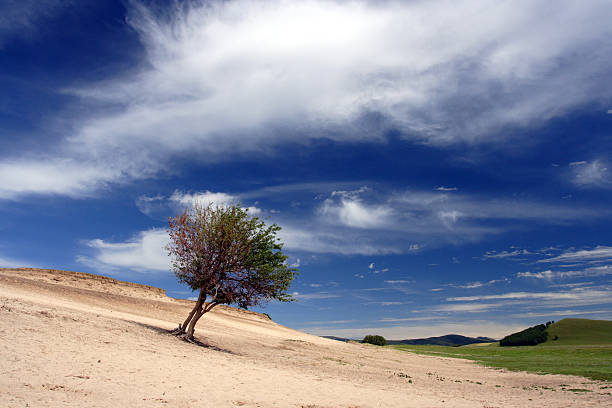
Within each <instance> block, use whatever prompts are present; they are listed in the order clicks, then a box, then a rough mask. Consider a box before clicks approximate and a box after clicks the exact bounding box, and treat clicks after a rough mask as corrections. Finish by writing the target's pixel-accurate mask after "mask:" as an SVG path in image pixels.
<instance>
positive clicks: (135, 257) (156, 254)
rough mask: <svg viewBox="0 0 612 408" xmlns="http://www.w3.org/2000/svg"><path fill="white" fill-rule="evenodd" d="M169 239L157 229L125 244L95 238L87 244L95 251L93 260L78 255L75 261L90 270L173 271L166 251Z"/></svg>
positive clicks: (139, 235) (166, 234) (144, 232)
mask: <svg viewBox="0 0 612 408" xmlns="http://www.w3.org/2000/svg"><path fill="white" fill-rule="evenodd" d="M169 239H170V238H169V236H168V233H167V232H166V231H165V230H160V229H150V230H147V231H142V232H140V233H139V234H138V235H137V236H135V237H134V238H133V239H131V240H129V241H126V242H118V243H112V242H106V241H103V240H101V239H94V240H91V241H88V242H87V245H88V246H89V247H90V248H92V249H93V250H94V255H93V258H90V257H85V256H80V257H78V258H77V260H78V261H79V262H81V263H84V264H86V265H89V266H92V267H96V266H97V267H99V268H109V269H112V270H120V269H127V270H132V271H137V272H148V271H158V272H167V271H170V270H171V269H172V265H171V263H170V257H169V256H168V253H167V252H166V250H165V246H166V245H167V244H168V242H169Z"/></svg>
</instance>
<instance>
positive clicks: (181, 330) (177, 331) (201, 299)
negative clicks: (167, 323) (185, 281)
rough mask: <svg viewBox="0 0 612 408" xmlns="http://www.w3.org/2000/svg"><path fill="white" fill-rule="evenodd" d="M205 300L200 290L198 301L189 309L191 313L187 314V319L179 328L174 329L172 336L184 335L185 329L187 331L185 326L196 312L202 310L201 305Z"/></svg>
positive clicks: (202, 291)
mask: <svg viewBox="0 0 612 408" xmlns="http://www.w3.org/2000/svg"><path fill="white" fill-rule="evenodd" d="M205 299H206V295H205V294H204V290H202V289H200V295H199V296H198V300H197V302H196V304H195V306H194V307H193V309H191V312H190V313H189V316H187V319H185V321H184V322H183V324H179V327H178V328H177V329H175V330H174V331H173V332H172V333H174V334H183V333H185V329H187V325H188V324H189V322H190V321H191V320H192V319H193V316H194V315H195V314H196V312H197V311H198V310H201V309H202V304H204V300H205Z"/></svg>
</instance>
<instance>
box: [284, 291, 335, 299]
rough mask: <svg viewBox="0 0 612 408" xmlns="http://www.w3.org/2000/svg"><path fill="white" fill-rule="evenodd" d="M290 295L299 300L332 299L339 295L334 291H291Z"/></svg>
mask: <svg viewBox="0 0 612 408" xmlns="http://www.w3.org/2000/svg"><path fill="white" fill-rule="evenodd" d="M291 295H292V296H293V297H294V298H296V299H297V300H298V301H299V300H320V299H333V298H337V297H340V295H338V294H336V293H329V292H314V293H300V292H293V293H292V294H291Z"/></svg>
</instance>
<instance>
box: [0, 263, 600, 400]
mask: <svg viewBox="0 0 612 408" xmlns="http://www.w3.org/2000/svg"><path fill="white" fill-rule="evenodd" d="M113 281H114V282H113ZM190 304H191V302H188V301H179V300H176V299H172V298H169V297H167V296H165V293H164V292H163V290H161V289H158V288H153V287H147V286H145V285H138V284H132V283H129V282H121V281H116V280H114V279H112V278H106V277H99V276H97V275H88V274H78V273H73V272H67V271H54V270H36V269H0V361H1V363H0V364H1V365H0V406H3V407H4V406H6V407H25V406H29V407H94V406H95V407H116V406H134V407H159V406H166V407H236V406H244V407H309V408H327V407H330V408H331V407H342V408H348V407H352V408H357V407H359V408H367V407H443V406H448V407H481V408H493V407H500V408H501V407H530V406H533V407H542V406H554V407H605V406H612V397H611V396H610V394H609V393H607V392H605V391H608V389H601V386H602V384H601V383H599V382H595V381H591V380H588V379H584V378H581V377H573V376H561V375H536V374H529V373H518V372H506V371H503V370H495V369H489V368H484V367H481V366H478V365H476V364H475V363H473V362H470V361H466V360H458V359H447V358H439V357H428V356H418V355H414V354H411V353H406V352H401V351H396V350H391V349H383V348H378V347H375V346H369V345H361V344H350V343H341V342H337V341H333V340H329V339H324V338H320V337H317V336H312V335H308V334H306V333H302V332H299V331H296V330H292V329H290V328H287V327H284V326H282V325H279V324H276V323H275V322H273V321H270V320H268V319H267V318H266V317H265V316H263V315H260V314H257V313H253V312H244V311H240V310H238V309H233V308H230V307H224V308H219V309H216V310H213V312H211V313H209V314H207V315H205V316H204V317H203V318H202V320H201V321H200V322H199V323H198V326H197V330H196V337H198V338H199V340H201V341H202V342H203V343H204V344H206V347H201V346H196V345H193V344H188V343H185V342H182V341H180V340H178V339H177V338H175V337H174V336H171V335H169V334H168V333H167V330H169V329H171V328H174V327H175V326H176V325H177V323H178V322H179V321H181V320H182V319H183V318H184V317H185V316H186V314H187V313H188V311H189V309H190ZM562 388H566V389H571V388H580V389H588V390H590V391H591V392H584V393H574V392H569V391H563V390H562Z"/></svg>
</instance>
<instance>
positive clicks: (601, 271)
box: [516, 265, 612, 280]
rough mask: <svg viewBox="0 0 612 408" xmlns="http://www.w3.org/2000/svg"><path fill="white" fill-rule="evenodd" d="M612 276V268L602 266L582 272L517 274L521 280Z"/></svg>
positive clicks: (528, 272)
mask: <svg viewBox="0 0 612 408" xmlns="http://www.w3.org/2000/svg"><path fill="white" fill-rule="evenodd" d="M606 275H612V266H610V265H602V266H594V267H590V268H586V269H582V270H575V271H551V270H550V269H549V270H546V271H540V272H530V271H527V272H519V273H517V274H516V276H517V277H519V278H533V279H549V280H551V279H563V278H581V277H597V276H606Z"/></svg>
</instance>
